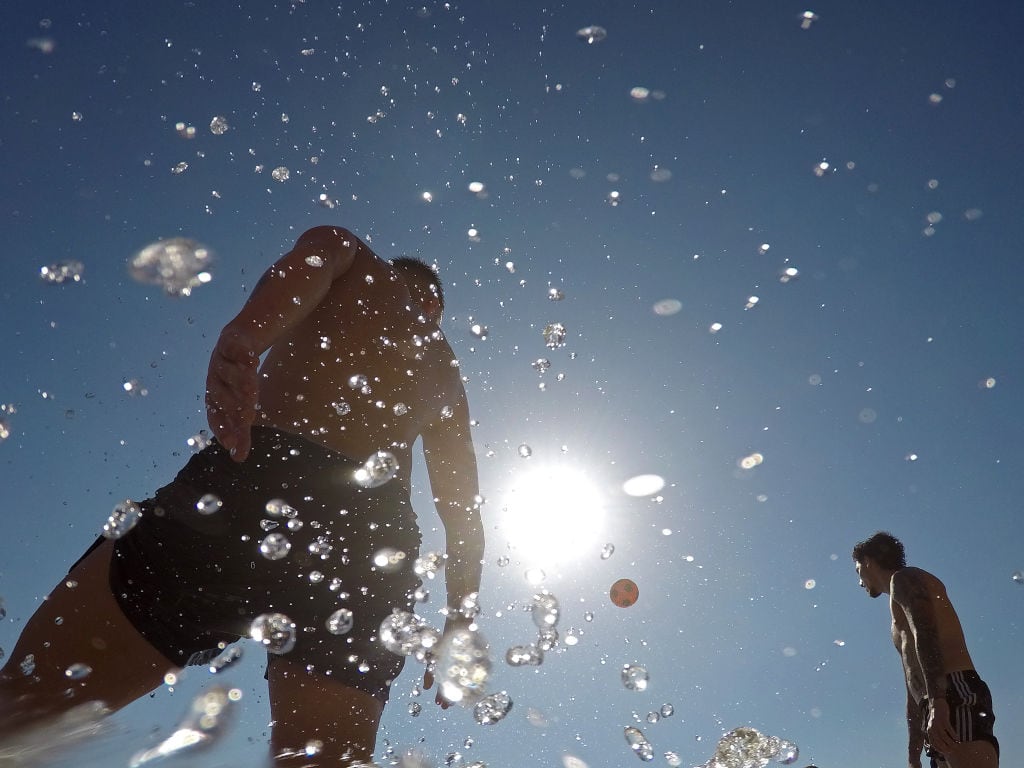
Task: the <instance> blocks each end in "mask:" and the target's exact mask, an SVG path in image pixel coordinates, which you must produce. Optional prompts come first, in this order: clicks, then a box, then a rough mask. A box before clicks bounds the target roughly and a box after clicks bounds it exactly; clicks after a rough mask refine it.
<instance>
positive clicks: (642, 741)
mask: <svg viewBox="0 0 1024 768" xmlns="http://www.w3.org/2000/svg"><path fill="white" fill-rule="evenodd" d="M622 735H623V736H625V737H626V743H627V744H629V748H630V749H632V750H633V752H635V753H636V756H637V757H639V758H640V759H641V760H643V761H644V762H650V761H651V760H653V759H654V747H652V746H651V742H649V741H648V740H647V737H646V736H644V734H643V731H641V730H640V729H639V728H635V727H633V726H632V725H630V726H627V727H626V728H625V729H623V731H622Z"/></svg>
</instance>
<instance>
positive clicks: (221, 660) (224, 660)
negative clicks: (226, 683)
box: [210, 645, 243, 674]
mask: <svg viewBox="0 0 1024 768" xmlns="http://www.w3.org/2000/svg"><path fill="white" fill-rule="evenodd" d="M242 654H243V651H242V648H241V647H240V646H237V645H233V646H231V647H230V648H226V649H225V650H224V653H222V654H220V655H219V656H218V657H217V658H215V659H214V660H213V661H211V662H210V672H211V673H212V674H217V673H218V672H221V671H223V670H225V669H227V668H228V667H230V666H232V665H233V664H234V663H235V662H236V661H238V660H239V659H241V658H242Z"/></svg>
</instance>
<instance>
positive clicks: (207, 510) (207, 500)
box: [196, 493, 224, 515]
mask: <svg viewBox="0 0 1024 768" xmlns="http://www.w3.org/2000/svg"><path fill="white" fill-rule="evenodd" d="M223 506H224V502H223V501H221V500H220V498H219V497H217V496H214V495H213V494H212V493H206V494H203V496H201V497H200V499H199V501H197V502H196V510H197V511H198V512H199V514H201V515H212V514H213V513H214V512H218V511H219V510H220V508H221V507H223Z"/></svg>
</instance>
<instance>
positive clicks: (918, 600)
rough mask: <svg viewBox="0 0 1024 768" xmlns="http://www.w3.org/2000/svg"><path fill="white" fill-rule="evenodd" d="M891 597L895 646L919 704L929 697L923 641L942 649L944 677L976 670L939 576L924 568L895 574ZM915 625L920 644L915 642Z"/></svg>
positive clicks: (904, 569)
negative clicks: (921, 655) (920, 650)
mask: <svg viewBox="0 0 1024 768" xmlns="http://www.w3.org/2000/svg"><path fill="white" fill-rule="evenodd" d="M891 595H892V596H891V599H890V607H891V609H892V621H893V642H894V643H895V644H896V649H897V650H898V651H899V652H900V656H901V657H902V659H903V666H904V670H905V671H906V673H907V685H908V688H909V689H910V692H911V694H913V695H914V696H915V698H916V699H917V700H920V699H922V698H923V697H924V695H925V687H924V681H923V680H922V679H921V675H922V663H921V662H922V660H921V659H919V658H918V656H917V654H918V650H917V647H916V646H918V645H921V644H922V643H921V640H922V639H923V640H926V641H927V643H926V645H927V646H928V647H935V648H937V649H938V651H939V653H940V663H941V667H942V669H941V671H942V672H943V673H944V674H948V673H950V672H957V671H960V670H965V669H973V668H974V664H973V662H972V661H971V655H970V653H969V652H968V650H967V642H966V640H965V639H964V631H963V628H962V627H961V625H960V618H959V617H958V616H957V614H956V610H954V608H953V605H952V603H951V602H950V601H949V596H948V595H947V594H946V587H945V585H944V584H943V583H942V582H941V581H940V580H939V579H938V578H937V577H936V576H935V575H933V574H931V573H929V572H928V571H925V570H922V569H921V568H913V567H906V568H902V569H900V570H899V571H897V572H896V573H895V574H893V577H892V593H891ZM911 624H913V625H914V627H913V629H915V630H916V633H917V637H918V642H917V644H915V643H914V641H913V639H912V638H913V635H912V633H911V629H912V628H911Z"/></svg>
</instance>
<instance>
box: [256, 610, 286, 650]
mask: <svg viewBox="0 0 1024 768" xmlns="http://www.w3.org/2000/svg"><path fill="white" fill-rule="evenodd" d="M295 634H296V633H295V622H294V621H292V620H291V619H289V618H288V617H287V616H285V615H284V614H283V613H262V614H260V615H259V616H257V617H256V618H255V619H253V621H252V625H251V626H250V627H249V636H250V637H251V638H252V639H253V640H255V641H256V642H258V643H260V644H261V645H263V646H265V647H266V649H267V652H268V653H275V654H283V653H288V651H290V650H291V649H292V648H294V647H295V640H296V637H295Z"/></svg>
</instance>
